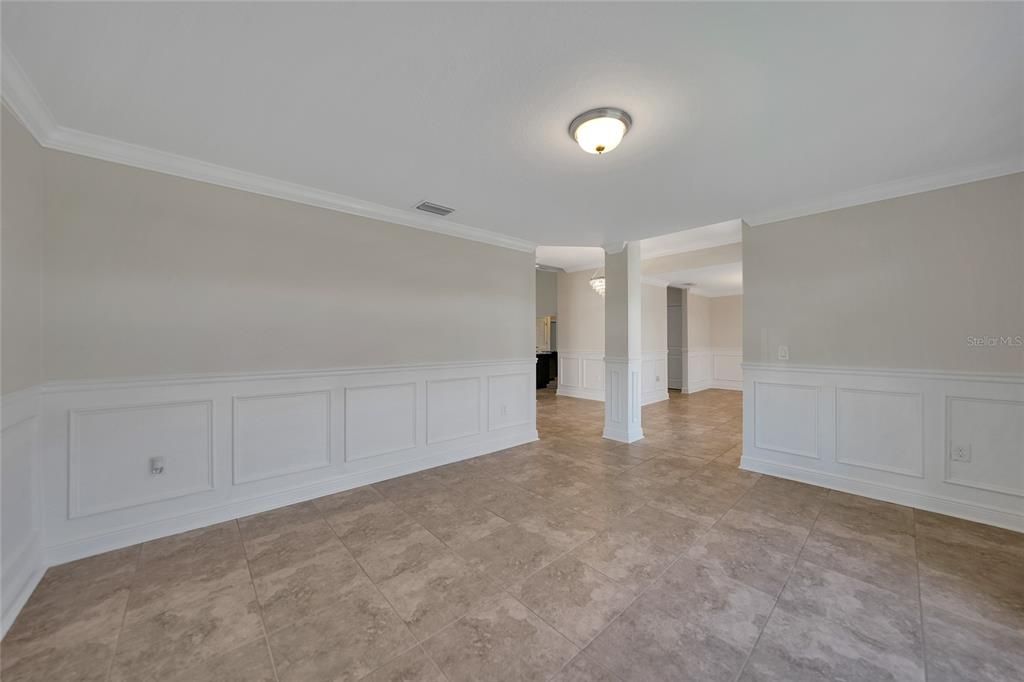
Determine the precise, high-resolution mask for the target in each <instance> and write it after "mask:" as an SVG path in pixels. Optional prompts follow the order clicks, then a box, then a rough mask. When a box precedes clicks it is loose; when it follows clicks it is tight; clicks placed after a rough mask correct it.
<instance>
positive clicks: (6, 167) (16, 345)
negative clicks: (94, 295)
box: [0, 106, 44, 394]
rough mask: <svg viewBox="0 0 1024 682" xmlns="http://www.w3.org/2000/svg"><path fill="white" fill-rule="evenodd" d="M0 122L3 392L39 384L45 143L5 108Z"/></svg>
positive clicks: (0, 340)
mask: <svg viewBox="0 0 1024 682" xmlns="http://www.w3.org/2000/svg"><path fill="white" fill-rule="evenodd" d="M0 108H2V109H3V114H2V115H3V118H2V121H0V135H2V137H3V140H2V142H0V147H2V149H3V153H2V165H3V167H2V169H0V173H2V175H3V196H2V197H0V206H2V211H3V215H2V216H0V224H2V229H3V236H2V238H0V239H2V241H3V249H2V251H3V263H2V269H3V281H2V282H0V286H2V288H3V301H2V306H3V320H2V327H3V338H2V339H0V343H2V345H3V360H2V367H0V372H2V373H3V383H2V387H0V388H2V392H3V393H5V394H6V393H11V392H13V391H18V390H21V389H23V388H29V387H31V386H35V385H36V384H38V383H40V377H41V354H40V344H41V327H40V314H39V307H40V292H41V289H40V286H41V281H40V268H41V264H42V245H43V227H44V212H43V194H44V182H43V148H42V147H40V146H39V145H38V144H36V141H35V139H33V137H32V136H31V135H30V134H29V132H28V131H27V130H25V128H24V127H23V126H22V125H21V123H19V122H18V120H17V119H16V118H14V116H13V115H12V114H11V113H10V112H9V111H8V110H7V107H6V106H5V107H0Z"/></svg>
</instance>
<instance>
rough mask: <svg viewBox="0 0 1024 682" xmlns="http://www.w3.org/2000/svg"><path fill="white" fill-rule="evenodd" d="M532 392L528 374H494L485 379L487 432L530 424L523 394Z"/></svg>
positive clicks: (531, 383) (532, 388)
mask: <svg viewBox="0 0 1024 682" xmlns="http://www.w3.org/2000/svg"><path fill="white" fill-rule="evenodd" d="M533 391H534V387H533V381H532V377H531V376H530V375H529V374H496V375H491V376H489V377H487V430H488V431H497V430H498V429H507V428H510V427H513V426H521V425H523V424H527V423H529V422H530V419H531V418H532V417H535V416H536V415H535V414H533V415H531V414H530V412H529V411H528V410H527V409H526V408H525V406H526V404H527V403H528V402H529V401H526V400H523V396H524V395H525V394H532V393H533Z"/></svg>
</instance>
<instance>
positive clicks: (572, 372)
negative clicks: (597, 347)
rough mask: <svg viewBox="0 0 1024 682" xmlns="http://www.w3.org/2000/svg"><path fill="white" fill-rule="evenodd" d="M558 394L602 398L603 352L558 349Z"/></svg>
mask: <svg viewBox="0 0 1024 682" xmlns="http://www.w3.org/2000/svg"><path fill="white" fill-rule="evenodd" d="M558 363H559V364H558V390H557V393H558V395H564V396H568V397H570V398H583V399H584V400H602V401H603V400H604V353H602V352H601V351H574V350H562V349H561V348H559V349H558Z"/></svg>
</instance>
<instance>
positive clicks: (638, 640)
mask: <svg viewBox="0 0 1024 682" xmlns="http://www.w3.org/2000/svg"><path fill="white" fill-rule="evenodd" d="M584 653H585V654H586V656H588V657H589V658H591V659H593V660H594V662H596V663H597V664H599V665H601V666H602V667H604V668H607V669H608V670H610V671H611V672H612V673H614V674H615V675H616V676H618V677H619V678H620V679H622V680H637V681H638V682H639V681H641V680H642V681H644V682H647V681H649V680H673V681H676V682H687V681H693V682H716V681H718V680H732V679H734V678H735V677H736V674H737V673H738V672H739V670H740V668H741V667H742V666H743V660H744V658H745V657H746V652H745V651H743V650H741V649H739V648H737V647H734V646H733V645H731V644H729V643H728V642H726V641H725V640H723V639H721V638H719V637H718V636H716V635H715V634H713V633H712V632H710V631H708V630H706V629H703V628H700V627H698V626H695V625H693V624H691V623H686V622H684V621H681V620H678V619H676V618H673V617H672V616H669V615H668V614H667V613H665V612H664V611H662V610H660V609H657V608H654V607H653V606H651V605H650V604H649V603H645V602H643V601H638V602H636V603H634V604H633V605H632V606H631V607H629V608H628V609H626V611H625V612H624V613H623V614H622V615H620V616H619V617H618V618H616V619H615V620H614V621H613V622H612V623H611V625H609V626H608V627H607V628H606V629H605V630H604V631H603V632H602V633H601V634H600V635H598V636H597V639H595V640H594V641H593V642H592V643H591V644H590V645H589V646H588V647H587V648H586V649H585V650H584Z"/></svg>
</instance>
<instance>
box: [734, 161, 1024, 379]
mask: <svg viewBox="0 0 1024 682" xmlns="http://www.w3.org/2000/svg"><path fill="white" fill-rule="evenodd" d="M743 270H744V273H743V288H744V299H745V300H744V319H743V334H744V343H743V355H744V359H745V360H746V361H748V362H777V361H776V360H774V358H775V357H776V354H777V346H778V345H779V344H786V345H788V346H789V357H790V360H789V362H790V364H807V365H826V366H842V367H883V368H911V369H932V370H949V371H972V372H1021V371H1024V348H1019V347H1018V348H1013V347H1010V346H995V347H982V348H972V347H971V346H970V345H969V343H968V337H970V336H983V335H991V336H1015V335H1024V174H1016V175H1010V176H1005V177H1001V178H995V179H992V180H984V181H981V182H974V183H970V184H966V185H960V186H957V187H951V188H948V189H941V190H936V191H932V192H925V193H922V194H916V195H912V196H908V197H902V198H899V199H891V200H888V201H882V202H877V203H874V204H868V205H864V206H856V207H852V208H846V209H841V210H837V211H831V212H828V213H821V214H818V215H813V216H807V217H804V218H797V219H794V220H787V221H783V222H779V223H774V224H771V225H762V226H758V227H752V228H749V227H748V228H744V232H743Z"/></svg>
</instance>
